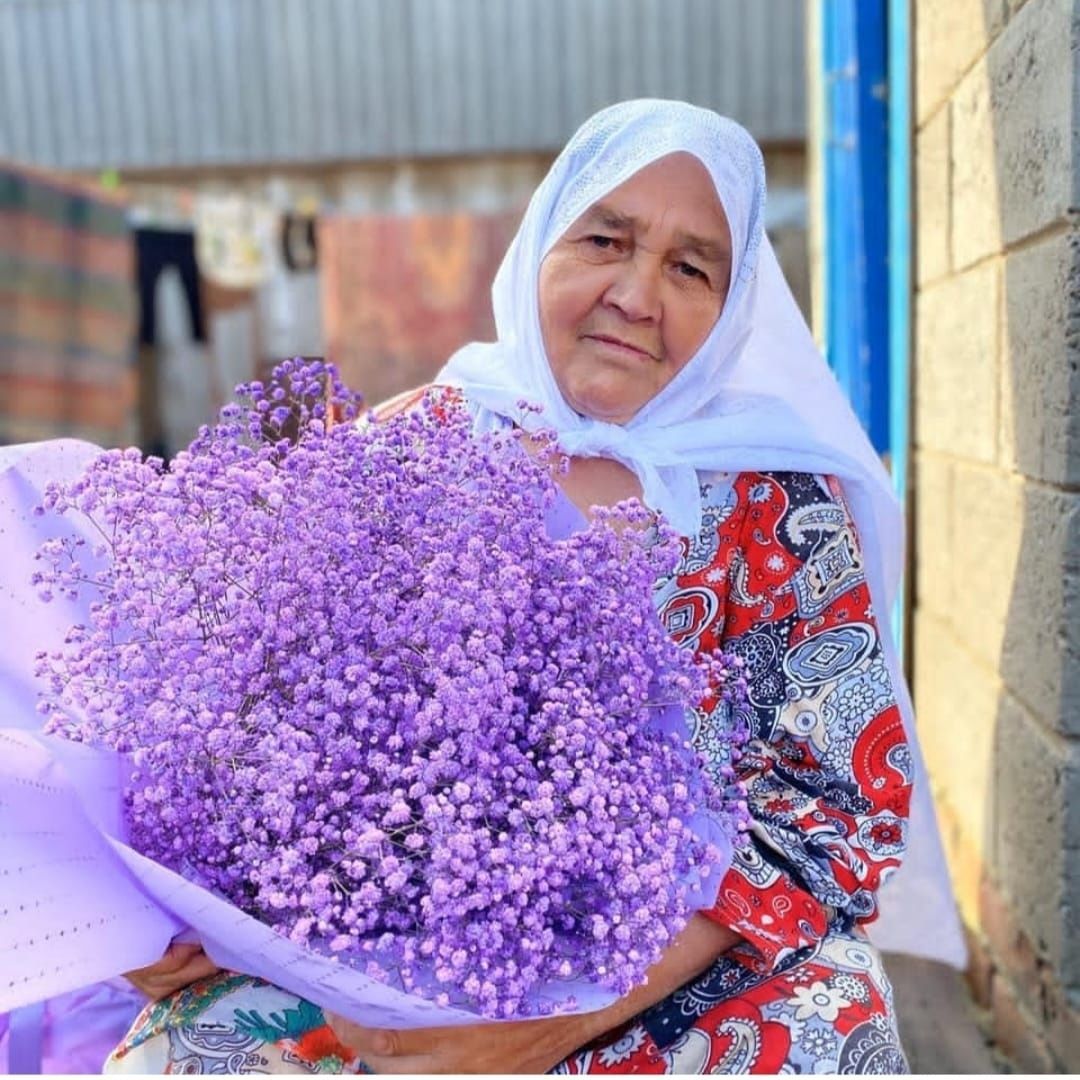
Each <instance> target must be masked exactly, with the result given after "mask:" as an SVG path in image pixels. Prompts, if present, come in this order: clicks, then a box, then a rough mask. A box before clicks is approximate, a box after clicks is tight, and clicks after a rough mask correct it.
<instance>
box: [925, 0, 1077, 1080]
mask: <svg viewBox="0 0 1080 1080" xmlns="http://www.w3.org/2000/svg"><path fill="white" fill-rule="evenodd" d="M913 7H914V18H915V25H916V37H915V67H914V70H915V87H916V90H915V112H916V132H915V197H916V208H915V209H916V215H915V221H916V230H917V231H916V238H917V240H916V243H917V253H916V261H915V265H916V277H917V281H916V299H915V311H916V334H915V364H914V381H915V386H914V409H915V417H914V438H915V452H914V501H913V507H914V512H913V530H914V532H913V547H914V554H915V599H914V602H915V608H914V620H913V628H914V647H913V671H912V675H913V685H914V690H915V697H916V708H917V713H918V717H919V727H920V733H921V739H922V741H923V745H924V749H925V752H926V757H927V761H928V764H929V767H930V771H931V775H932V781H933V784H934V788H935V796H936V800H937V805H938V810H939V815H940V818H941V822H942V826H943V831H944V834H945V841H946V846H947V851H948V855H949V860H950V866H951V869H952V873H953V878H954V884H955V886H956V890H957V895H958V897H959V900H960V905H961V909H962V913H963V916H964V920H965V923H966V925H967V927H968V930H969V934H970V942H971V945H972V964H971V969H970V972H969V980H970V983H971V986H972V990H973V992H974V994H975V997H976V1000H977V1001H978V1002H979V1004H980V1005H981V1006H983V1008H984V1009H985V1018H986V1022H987V1024H988V1026H989V1030H990V1033H991V1035H992V1037H993V1038H994V1039H995V1041H996V1042H997V1044H998V1046H999V1047H1000V1049H1001V1050H1003V1051H1004V1052H1005V1053H1006V1054H1007V1055H1008V1056H1010V1057H1011V1058H1012V1059H1013V1060H1014V1061H1015V1063H1016V1064H1017V1065H1018V1066H1019V1067H1020V1068H1022V1069H1023V1070H1024V1071H1058V1070H1061V1069H1073V1070H1076V1069H1080V1013H1078V1006H1080V110H1078V106H1080V74H1078V60H1077V57H1078V53H1080V4H1078V3H1076V2H1075V0H915V2H914V5H913Z"/></svg>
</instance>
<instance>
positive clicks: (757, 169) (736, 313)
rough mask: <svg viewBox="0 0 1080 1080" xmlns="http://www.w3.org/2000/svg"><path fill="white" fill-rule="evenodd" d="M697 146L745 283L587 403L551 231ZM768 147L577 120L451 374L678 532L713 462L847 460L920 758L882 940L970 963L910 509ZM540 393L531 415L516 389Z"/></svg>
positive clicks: (717, 123)
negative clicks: (681, 358) (907, 576)
mask: <svg viewBox="0 0 1080 1080" xmlns="http://www.w3.org/2000/svg"><path fill="white" fill-rule="evenodd" d="M678 152H684V153H690V154H693V155H694V156H695V157H696V158H698V160H700V161H701V163H702V164H703V165H704V166H705V168H706V169H707V170H708V171H709V174H710V176H711V177H712V180H713V183H714V185H715V186H716V192H717V195H718V196H719V198H720V202H721V204H722V205H723V207H724V210H725V213H726V215H727V219H728V224H729V227H730V229H731V239H732V254H733V260H732V268H731V287H730V289H729V292H728V296H727V299H726V301H725V304H724V308H723V311H722V312H721V315H720V317H719V319H718V320H717V322H716V325H715V326H714V327H713V329H712V331H711V332H710V333H709V336H708V337H707V338H706V340H705V342H704V343H703V344H702V346H701V348H700V349H698V351H697V353H696V354H695V355H694V357H693V358H692V359H691V360H690V361H689V362H688V363H687V364H686V365H685V367H683V369H682V370H681V371H680V372H679V373H678V374H677V375H676V376H675V378H674V379H672V381H671V382H670V383H669V384H668V385H667V386H665V387H664V389H663V390H661V391H660V393H659V394H657V395H656V396H655V397H654V398H653V399H652V400H650V401H649V402H647V403H646V404H645V406H644V407H643V408H642V409H641V410H639V412H638V413H637V414H636V415H635V416H634V417H633V418H632V419H631V420H629V421H628V422H627V423H626V424H623V425H619V424H610V423H607V422H605V421H601V420H595V419H592V418H591V417H586V416H582V415H580V414H579V413H577V412H575V411H574V410H573V409H572V408H571V407H570V406H569V405H568V404H567V403H566V401H565V400H564V399H563V397H562V394H561V393H560V391H559V389H558V386H557V384H556V382H555V379H554V377H553V375H552V373H551V369H550V366H549V364H548V361H547V357H546V355H545V352H544V345H543V339H542V336H541V331H540V318H539V310H538V297H537V285H538V274H539V269H540V263H541V262H542V260H543V258H544V256H545V255H546V254H547V252H548V251H549V250H550V249H551V246H552V245H553V244H554V243H555V241H556V240H558V238H559V237H560V236H561V235H562V234H563V232H565V230H566V228H567V227H568V226H569V225H570V224H571V223H572V222H574V221H575V220H576V219H577V218H578V217H579V216H580V215H581V214H582V213H583V212H584V211H585V210H586V209H588V207H590V206H591V205H592V204H593V203H595V202H596V201H597V200H599V199H601V198H603V196H604V195H606V194H607V193H608V192H610V191H611V190H612V189H613V188H615V187H617V186H618V185H619V184H621V183H623V182H624V181H625V180H627V179H629V178H630V177H631V176H632V175H634V173H636V172H638V171H639V170H640V169H641V168H643V167H644V166H645V165H648V164H649V163H650V162H653V161H656V160H657V159H658V158H661V157H664V156H666V155H668V154H672V153H678ZM764 205H765V170H764V164H763V162H762V157H761V151H760V150H759V149H758V146H757V144H756V143H755V142H754V140H753V138H752V137H751V136H750V135H749V133H748V132H747V131H746V130H745V129H744V128H742V127H740V126H739V125H738V124H736V123H735V122H734V121H732V120H729V119H726V118H725V117H722V116H719V115H717V114H716V113H714V112H711V111H709V110H707V109H701V108H697V107H695V106H692V105H688V104H686V103H684V102H676V101H657V100H641V101H628V102H623V103H621V104H618V105H613V106H611V107H610V108H607V109H604V110H602V111H601V112H599V113H597V114H596V115H595V116H593V117H592V118H591V119H589V120H588V121H586V122H585V124H584V125H583V126H582V127H581V128H580V129H579V130H578V131H577V133H576V134H575V135H574V136H573V137H572V138H571V139H570V141H569V143H567V145H566V147H565V148H564V150H563V151H562V153H561V154H560V155H559V157H558V158H557V159H556V161H555V163H554V164H553V165H552V167H551V169H550V171H549V172H548V174H547V176H546V177H545V178H544V180H543V182H542V183H541V184H540V186H539V187H538V188H537V190H536V192H535V193H534V195H533V197H532V200H531V201H530V203H529V206H528V209H527V210H526V211H525V216H524V219H523V221H522V223H521V226H520V228H519V229H518V232H517V235H516V236H515V237H514V240H513V242H512V243H511V245H510V248H509V250H508V251H507V253H506V257H505V258H504V260H503V262H502V265H501V266H500V268H499V272H498V274H497V275H496V277H495V283H494V286H493V288H492V298H493V302H494V309H495V326H496V331H497V340H496V341H495V342H493V343H478V342H476V343H473V344H471V345H467V346H465V347H464V348H463V349H461V350H459V351H458V352H457V353H455V354H454V356H453V357H452V358H451V359H450V361H449V363H447V365H446V366H445V367H444V368H443V370H442V371H441V372H440V374H439V376H438V377H437V379H436V381H437V382H439V383H443V384H448V385H452V386H458V387H460V388H461V389H462V390H463V392H464V394H465V397H466V399H467V400H468V402H469V403H470V406H471V408H472V410H473V413H474V416H475V423H476V428H477V430H478V431H485V430H492V429H494V428H498V427H501V426H503V425H505V423H506V421H507V419H508V418H513V419H514V420H515V421H516V422H518V423H521V424H522V425H523V426H525V427H537V428H538V427H545V428H551V429H554V430H555V431H556V432H557V433H558V435H559V439H560V444H561V446H562V447H563V449H565V450H566V451H567V452H568V453H571V454H574V455H578V456H583V457H588V456H600V457H611V458H614V459H616V460H618V461H620V462H622V463H623V464H624V465H626V466H627V467H628V468H630V469H632V470H633V472H634V473H635V474H636V475H637V476H638V478H639V480H640V481H641V485H642V491H643V496H644V500H645V502H646V503H647V504H648V505H649V506H651V507H652V508H654V509H656V510H660V511H662V512H663V513H664V514H665V516H666V517H667V518H668V520H669V521H670V522H671V524H672V525H673V526H674V527H675V528H677V529H678V530H679V532H680V533H682V534H683V535H687V536H696V535H697V532H698V530H699V526H700V521H701V494H700V486H699V477H698V474H699V472H706V471H711V470H724V471H742V470H785V471H795V472H807V473H825V474H832V475H834V476H836V477H838V478H839V479H840V481H841V482H842V485H843V488H844V493H845V496H846V498H847V500H848V503H849V505H850V507H851V511H852V514H853V516H854V519H855V526H856V529H857V530H858V534H859V536H860V539H861V542H862V547H863V550H864V556H865V565H866V568H867V580H868V584H869V587H870V592H871V597H872V600H873V606H874V611H875V613H876V617H877V622H878V627H879V630H880V633H881V637H882V642H883V647H884V651H885V655H886V659H887V662H888V664H889V669H890V672H891V674H892V678H893V682H894V685H895V687H896V692H897V696H898V698H899V701H900V706H901V710H902V712H903V714H904V720H905V726H906V728H907V733H908V738H909V741H910V743H911V746H912V751H913V757H914V759H915V797H914V800H913V808H912V816H911V823H910V831H909V836H910V840H909V846H908V853H907V856H906V858H905V860H904V864H903V866H902V868H901V870H900V871H899V872H898V873H897V875H896V877H895V880H894V881H893V882H891V883H890V884H889V886H888V887H887V888H886V889H884V890H883V892H882V895H881V906H882V915H881V918H879V919H878V920H877V921H876V922H875V923H873V924H872V925H871V928H870V931H871V934H872V936H873V937H874V939H875V941H876V942H877V943H878V944H880V945H881V946H882V947H884V948H889V949H898V950H903V951H906V952H912V953H915V954H917V955H923V956H931V957H934V958H937V959H943V960H946V961H948V962H950V963H954V964H957V965H958V966H959V965H962V964H963V963H964V959H965V950H964V944H963V938H962V935H961V933H960V928H959V922H958V919H957V915H956V909H955V905H954V903H953V899H952V894H951V890H950V887H949V879H948V873H947V870H946V868H945V863H944V858H943V856H942V851H941V842H940V838H939V836H938V831H937V825H936V822H935V819H934V811H933V806H932V804H931V802H930V798H929V785H928V783H927V778H926V773H925V769H924V767H923V764H922V757H921V754H920V753H919V750H918V745H917V741H916V733H915V726H914V721H913V714H912V707H911V701H910V698H909V696H908V693H907V689H906V686H905V684H904V679H903V675H902V672H901V669H900V666H899V663H898V659H897V654H896V648H895V646H894V644H893V641H892V635H891V630H890V620H889V614H890V612H891V610H892V606H893V603H894V601H895V599H896V593H897V588H898V586H899V582H900V576H901V571H902V567H903V559H904V530H903V515H902V511H901V508H900V505H899V503H898V502H897V499H896V497H895V495H894V494H893V490H892V485H891V483H890V480H889V476H888V474H887V473H886V471H885V469H884V467H883V466H882V463H881V461H880V459H879V458H878V455H877V453H876V452H875V450H874V448H873V446H872V445H871V443H870V441H869V439H868V438H867V437H866V434H865V433H864V431H863V429H862V426H861V425H860V423H859V421H858V419H857V417H856V416H855V414H854V412H853V411H852V409H851V406H850V405H849V404H848V401H847V399H846V397H845V396H844V394H843V392H842V391H841V389H840V387H839V386H838V384H837V382H836V380H835V378H834V377H833V375H832V373H831V372H830V370H829V368H828V366H827V365H826V363H825V361H824V359H823V358H822V356H821V353H820V352H819V350H818V349H817V347H816V345H815V344H814V341H813V338H812V337H811V335H810V331H809V329H808V327H807V325H806V321H805V320H804V319H803V317H802V314H801V312H800V311H799V309H798V306H797V305H796V303H795V300H794V298H793V296H792V295H791V290H790V289H789V288H788V285H787V283H786V281H785V280H784V277H783V274H782V273H781V271H780V267H779V264H778V263H777V261H776V255H775V254H774V252H773V249H772V245H771V244H770V243H769V240H768V237H767V236H766V235H765V231H764V220H763V215H764ZM522 400H526V401H529V402H531V403H533V404H537V405H540V406H542V413H541V414H540V415H539V416H537V415H536V414H524V415H522V413H521V411H520V409H519V402H521V401H522Z"/></svg>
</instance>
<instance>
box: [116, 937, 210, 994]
mask: <svg viewBox="0 0 1080 1080" xmlns="http://www.w3.org/2000/svg"><path fill="white" fill-rule="evenodd" d="M218 970H220V969H219V968H218V966H217V964H215V963H214V962H213V961H212V960H211V959H210V957H208V956H207V955H206V953H204V952H203V950H202V946H201V945H197V944H196V945H192V944H180V943H177V942H174V943H173V944H171V945H170V946H169V947H168V949H166V950H165V955H164V956H162V958H161V959H160V960H158V961H157V962H156V963H154V964H149V965H148V966H147V967H144V968H136V969H135V970H134V971H129V972H127V973H126V974H125V976H124V977H125V978H126V979H127V980H128V982H130V983H132V984H133V985H134V986H135V987H136V989H138V990H141V991H142V992H143V993H144V994H145V995H146V996H147V997H148V998H151V999H152V1000H154V1001H157V1000H159V999H160V998H163V997H168V995H169V994H172V993H174V992H175V991H177V990H179V989H181V988H182V987H185V986H187V985H188V984H189V983H193V982H195V980H196V979H204V978H206V976H208V975H213V974H214V972H216V971H218Z"/></svg>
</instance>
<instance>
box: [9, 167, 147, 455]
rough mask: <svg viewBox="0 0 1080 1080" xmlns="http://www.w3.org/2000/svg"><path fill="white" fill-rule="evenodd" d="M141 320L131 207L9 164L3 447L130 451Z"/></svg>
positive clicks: (89, 187)
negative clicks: (75, 444) (76, 440)
mask: <svg viewBox="0 0 1080 1080" xmlns="http://www.w3.org/2000/svg"><path fill="white" fill-rule="evenodd" d="M137 312H138V301H137V296H136V291H135V286H134V248H133V245H132V240H131V232H130V230H129V228H128V225H127V220H126V214H125V205H124V202H123V200H121V199H119V198H117V197H116V196H113V195H111V194H109V193H106V192H103V191H101V190H99V189H97V188H95V187H94V186H92V185H90V184H87V183H83V182H80V181H77V180H73V179H70V178H67V177H59V176H56V175H53V174H50V173H47V172H43V171H41V170H37V169H27V168H25V167H23V166H15V165H12V164H10V163H5V162H0V443H16V442H28V441H32V440H35V439H47V438H54V437H58V436H65V435H73V436H78V437H80V438H85V439H89V440H91V441H93V442H96V443H100V444H102V445H107V446H109V445H118V444H121V443H128V442H131V441H132V440H133V437H134V435H135V419H136V417H135V387H136V383H135V367H134V362H133V361H134V352H133V343H134V334H135V320H136V317H137Z"/></svg>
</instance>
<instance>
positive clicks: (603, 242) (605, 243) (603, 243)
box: [585, 235, 618, 251]
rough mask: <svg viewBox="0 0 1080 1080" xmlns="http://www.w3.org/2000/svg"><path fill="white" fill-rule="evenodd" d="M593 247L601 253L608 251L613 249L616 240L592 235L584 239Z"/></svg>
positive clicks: (610, 237) (611, 237)
mask: <svg viewBox="0 0 1080 1080" xmlns="http://www.w3.org/2000/svg"><path fill="white" fill-rule="evenodd" d="M585 239H586V240H587V241H588V242H589V243H590V244H591V245H592V246H593V247H595V248H599V249H600V250H601V251H609V250H610V249H612V248H614V247H615V246H616V244H617V243H618V240H616V238H615V237H614V236H600V235H593V236H587V237H586V238H585Z"/></svg>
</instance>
